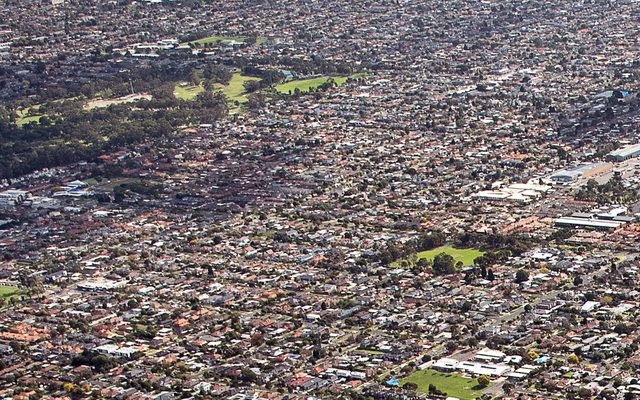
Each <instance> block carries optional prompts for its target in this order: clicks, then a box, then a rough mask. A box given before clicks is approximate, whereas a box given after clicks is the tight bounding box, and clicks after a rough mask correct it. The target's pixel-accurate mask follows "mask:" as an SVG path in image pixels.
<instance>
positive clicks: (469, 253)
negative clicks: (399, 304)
mask: <svg viewBox="0 0 640 400" xmlns="http://www.w3.org/2000/svg"><path fill="white" fill-rule="evenodd" d="M441 253H444V254H448V255H450V256H451V257H453V261H454V262H455V263H458V262H461V263H462V264H463V265H464V266H471V265H473V260H475V259H476V258H478V257H480V256H481V255H483V254H484V253H485V252H484V251H481V250H478V249H473V248H470V249H458V248H455V247H452V246H440V247H436V248H435V249H431V250H426V251H421V252H419V253H418V254H417V255H416V256H417V257H416V259H415V261H418V260H421V259H425V260H427V261H428V262H432V261H433V259H434V258H435V257H436V256H437V255H438V254H441ZM402 261H407V260H396V261H394V262H393V263H392V264H391V266H392V267H396V268H397V267H400V266H401V264H402Z"/></svg>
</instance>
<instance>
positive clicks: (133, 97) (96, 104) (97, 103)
mask: <svg viewBox="0 0 640 400" xmlns="http://www.w3.org/2000/svg"><path fill="white" fill-rule="evenodd" d="M138 100H151V95H149V94H130V95H128V96H123V97H118V98H116V99H94V100H90V101H88V102H87V104H85V105H84V109H85V110H93V109H94V108H104V107H109V106H111V105H114V104H125V103H133V102H136V101H138Z"/></svg>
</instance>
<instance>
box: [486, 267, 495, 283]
mask: <svg viewBox="0 0 640 400" xmlns="http://www.w3.org/2000/svg"><path fill="white" fill-rule="evenodd" d="M487 279H488V280H490V281H491V282H493V281H494V280H495V279H496V276H495V275H494V274H493V270H492V269H490V270H488V271H487Z"/></svg>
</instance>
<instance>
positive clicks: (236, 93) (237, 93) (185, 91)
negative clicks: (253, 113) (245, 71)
mask: <svg viewBox="0 0 640 400" xmlns="http://www.w3.org/2000/svg"><path fill="white" fill-rule="evenodd" d="M258 80H260V78H256V77H253V76H244V75H241V74H240V72H234V73H233V75H232V76H231V80H230V81H229V84H228V85H221V84H219V83H216V84H215V85H213V88H214V90H217V91H220V92H222V94H224V95H225V97H226V98H227V104H228V105H229V112H230V113H231V114H236V113H238V112H240V111H241V110H242V108H241V107H242V105H243V104H244V103H246V102H247V92H246V91H245V90H244V83H245V82H247V81H258ZM202 91H204V87H203V86H202V85H200V86H188V85H185V84H184V83H178V84H176V86H175V89H174V91H173V94H174V95H175V96H176V97H177V98H179V99H183V100H193V99H194V98H195V97H196V96H197V95H198V94H199V93H202Z"/></svg>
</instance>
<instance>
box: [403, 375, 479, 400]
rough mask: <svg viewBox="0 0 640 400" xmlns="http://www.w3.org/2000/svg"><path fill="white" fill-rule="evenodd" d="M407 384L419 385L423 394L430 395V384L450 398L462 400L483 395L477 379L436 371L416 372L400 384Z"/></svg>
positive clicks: (419, 389) (470, 399)
mask: <svg viewBox="0 0 640 400" xmlns="http://www.w3.org/2000/svg"><path fill="white" fill-rule="evenodd" d="M407 382H413V383H415V384H416V385H418V391H419V392H423V393H428V392H429V384H433V385H434V386H435V387H436V388H437V389H438V390H440V391H442V392H445V393H447V395H448V396H451V397H457V398H459V399H460V400H473V399H475V398H477V397H480V395H481V394H482V389H480V388H479V387H477V386H476V385H477V384H478V381H477V380H476V379H470V378H465V377H463V376H461V375H458V374H446V373H441V372H438V371H434V370H424V371H416V372H414V373H413V374H411V376H409V377H407V378H404V379H401V380H400V382H399V383H400V386H402V385H404V384H405V383H407Z"/></svg>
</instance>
